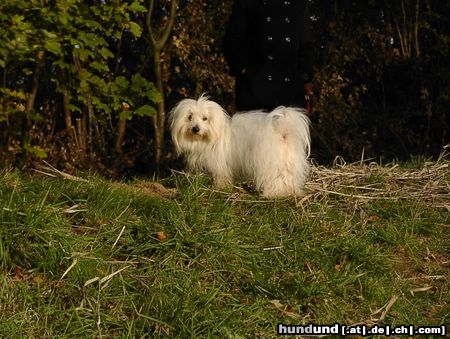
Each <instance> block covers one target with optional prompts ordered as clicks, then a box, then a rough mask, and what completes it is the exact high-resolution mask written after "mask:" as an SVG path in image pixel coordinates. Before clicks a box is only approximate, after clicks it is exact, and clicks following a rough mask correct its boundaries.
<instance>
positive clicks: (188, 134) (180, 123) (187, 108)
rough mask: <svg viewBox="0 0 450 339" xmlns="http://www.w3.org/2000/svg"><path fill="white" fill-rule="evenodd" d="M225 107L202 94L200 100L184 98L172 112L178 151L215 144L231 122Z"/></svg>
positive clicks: (171, 128) (171, 123)
mask: <svg viewBox="0 0 450 339" xmlns="http://www.w3.org/2000/svg"><path fill="white" fill-rule="evenodd" d="M229 120H230V118H229V116H228V115H227V113H226V112H225V111H224V110H223V108H222V107H221V106H220V105H219V104H217V103H215V102H214V101H211V100H208V97H206V96H205V95H202V96H201V97H200V98H199V99H198V100H194V99H184V100H182V101H180V102H179V103H178V105H177V106H175V108H174V109H173V110H172V111H171V112H170V115H169V123H170V132H171V134H172V140H173V142H174V144H175V148H176V150H177V152H178V153H183V152H186V151H193V150H194V149H195V148H198V147H201V148H202V147H206V146H207V145H210V146H212V145H214V144H215V143H217V141H218V140H219V139H220V138H221V137H222V134H223V132H224V131H225V129H226V128H227V126H228V124H229Z"/></svg>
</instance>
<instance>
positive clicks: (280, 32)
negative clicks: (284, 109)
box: [223, 0, 313, 111]
mask: <svg viewBox="0 0 450 339" xmlns="http://www.w3.org/2000/svg"><path fill="white" fill-rule="evenodd" d="M223 52H224V55H225V59H226V60H227V62H228V65H229V67H230V71H231V74H232V75H233V76H235V78H236V107H237V109H238V110H240V111H246V110H253V109H266V110H269V111H270V110H272V109H274V108H275V107H278V106H281V105H282V106H296V107H305V84H306V83H308V82H309V81H311V80H312V77H313V37H312V31H311V19H310V15H309V11H308V6H307V0H235V2H234V5H233V9H232V12H231V16H230V19H229V22H228V25H227V28H226V33H225V36H224V41H223Z"/></svg>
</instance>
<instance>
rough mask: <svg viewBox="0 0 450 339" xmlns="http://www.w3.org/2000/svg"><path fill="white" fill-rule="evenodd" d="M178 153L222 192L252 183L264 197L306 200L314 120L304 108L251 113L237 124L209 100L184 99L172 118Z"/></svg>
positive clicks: (241, 115) (235, 118) (237, 117)
mask: <svg viewBox="0 0 450 339" xmlns="http://www.w3.org/2000/svg"><path fill="white" fill-rule="evenodd" d="M169 118H170V130H171V133H172V140H173V142H174V144H175V148H176V150H177V152H178V153H179V154H183V155H184V156H185V157H186V161H187V165H188V169H189V170H191V171H202V172H207V173H209V174H210V175H212V177H213V179H214V182H215V184H216V185H217V186H219V187H221V186H226V185H229V184H231V183H232V182H233V181H234V180H248V179H250V180H252V181H253V182H254V184H255V187H256V189H258V190H259V191H261V193H262V195H263V196H265V197H282V196H288V195H297V196H298V195H302V193H303V187H304V184H305V181H306V179H307V177H308V174H309V168H310V166H309V162H308V156H309V153H310V134H309V119H308V117H307V116H306V115H305V111H304V110H303V109H299V108H292V107H283V106H281V107H278V108H276V109H275V110H274V111H272V112H270V113H267V112H263V111H250V112H243V113H238V114H236V115H234V116H233V117H232V118H230V116H229V115H228V114H227V113H226V112H225V111H224V110H223V108H222V107H221V106H220V105H218V104H217V103H215V102H214V101H211V100H209V99H208V97H206V96H204V95H203V96H201V97H200V98H199V99H198V100H194V99H184V100H182V101H180V103H178V105H177V106H176V107H175V108H174V109H173V110H172V111H171V112H170V116H169Z"/></svg>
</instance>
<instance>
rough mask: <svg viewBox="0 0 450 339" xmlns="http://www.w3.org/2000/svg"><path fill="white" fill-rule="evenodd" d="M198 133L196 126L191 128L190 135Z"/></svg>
mask: <svg viewBox="0 0 450 339" xmlns="http://www.w3.org/2000/svg"><path fill="white" fill-rule="evenodd" d="M198 132H200V128H199V127H198V126H194V127H192V133H195V134H197V133H198Z"/></svg>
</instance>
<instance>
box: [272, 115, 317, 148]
mask: <svg viewBox="0 0 450 339" xmlns="http://www.w3.org/2000/svg"><path fill="white" fill-rule="evenodd" d="M268 118H271V119H272V127H273V129H274V131H275V132H276V133H278V134H280V136H281V138H282V139H285V140H286V143H289V144H292V143H293V144H296V145H298V147H302V148H303V151H304V152H305V155H306V157H309V155H310V153H311V136H310V133H309V125H310V120H309V118H308V117H307V116H306V110H304V109H302V108H295V107H283V106H281V107H278V108H276V109H275V110H274V111H273V112H271V113H270V114H269V116H268Z"/></svg>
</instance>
